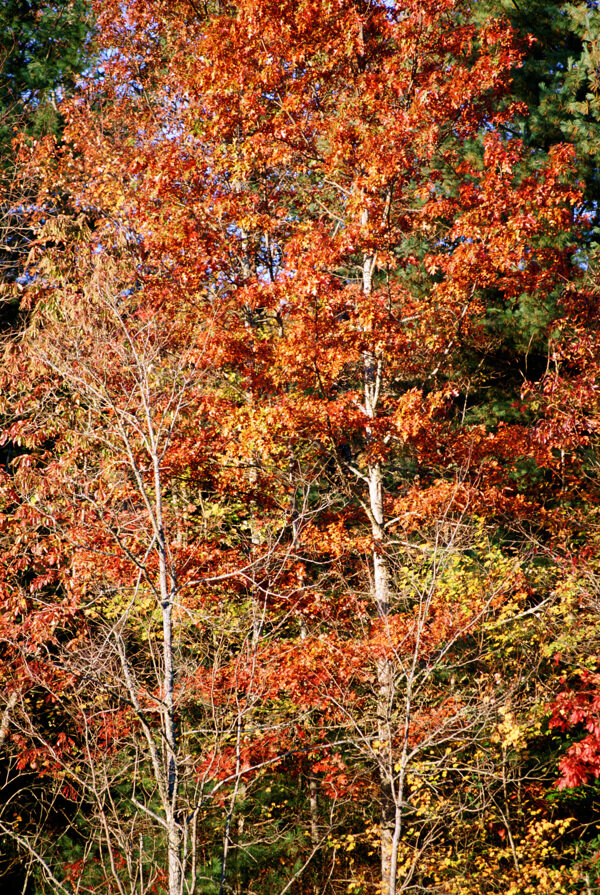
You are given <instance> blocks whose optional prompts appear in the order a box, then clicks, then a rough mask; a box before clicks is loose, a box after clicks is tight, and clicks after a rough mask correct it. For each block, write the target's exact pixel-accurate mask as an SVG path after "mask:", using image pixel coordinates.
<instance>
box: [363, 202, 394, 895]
mask: <svg viewBox="0 0 600 895" xmlns="http://www.w3.org/2000/svg"><path fill="white" fill-rule="evenodd" d="M367 221H368V212H366V211H365V212H364V213H363V219H362V223H363V225H366V224H367ZM374 267H375V257H374V256H373V255H368V256H367V257H365V259H364V262H363V294H364V295H365V296H369V295H370V293H371V285H372V277H373V271H374ZM382 372H383V359H382V357H381V356H379V355H378V354H377V353H375V352H374V351H366V352H365V354H364V390H365V411H366V414H367V417H368V418H369V419H370V420H375V419H376V417H377V406H378V403H379V395H380V390H381V379H382ZM370 434H371V432H370V428H369V427H367V436H369V435H370ZM368 482H369V509H370V517H371V535H372V538H373V554H372V558H373V579H372V581H373V583H372V587H373V600H374V603H375V608H376V612H377V616H378V618H379V619H380V620H381V621H382V622H383V621H384V620H385V619H386V618H387V617H388V616H389V613H390V566H389V560H388V557H387V555H386V552H385V544H384V537H385V517H384V502H383V471H382V468H381V464H380V463H379V462H375V463H372V464H371V465H370V466H369V469H368ZM376 671H377V699H376V711H377V736H378V743H377V763H378V771H379V786H380V798H381V895H395V893H396V871H397V863H398V839H399V820H400V818H399V812H398V808H397V805H396V799H395V798H394V780H393V755H392V733H393V732H392V725H391V713H392V706H393V702H394V666H393V662H392V660H391V659H390V658H388V657H385V656H384V657H381V658H378V659H377V661H376Z"/></svg>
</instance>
